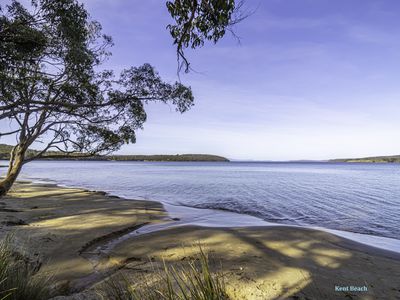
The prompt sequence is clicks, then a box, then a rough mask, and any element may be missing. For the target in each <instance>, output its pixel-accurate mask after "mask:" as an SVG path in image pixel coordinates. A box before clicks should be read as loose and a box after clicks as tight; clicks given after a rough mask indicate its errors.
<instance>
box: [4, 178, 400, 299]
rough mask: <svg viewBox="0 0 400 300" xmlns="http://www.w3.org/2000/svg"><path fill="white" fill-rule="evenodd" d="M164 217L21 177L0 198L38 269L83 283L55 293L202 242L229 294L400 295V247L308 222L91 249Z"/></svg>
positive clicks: (142, 271) (170, 234)
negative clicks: (372, 243) (368, 242)
mask: <svg viewBox="0 0 400 300" xmlns="http://www.w3.org/2000/svg"><path fill="white" fill-rule="evenodd" d="M165 218H166V214H165V211H164V210H163V207H162V205H161V204H160V203H158V202H150V201H132V200H124V199H119V198H116V197H112V196H109V195H106V194H104V193H101V192H89V191H85V190H82V189H71V188H62V187H57V186H55V185H38V184H31V183H19V184H18V185H16V187H15V188H14V190H13V191H12V193H10V195H9V196H7V197H5V198H2V199H0V220H1V221H0V222H1V224H2V225H0V226H1V229H0V236H5V235H6V234H7V233H9V232H13V233H14V240H15V243H16V244H17V245H18V247H19V248H20V249H23V250H24V251H25V252H26V253H27V254H28V255H29V256H30V258H39V259H40V260H41V261H42V262H43V266H42V268H41V272H51V273H54V274H55V279H56V280H57V282H58V283H59V285H62V286H63V287H65V290H66V291H70V292H71V291H76V292H77V293H76V294H75V295H72V296H68V297H58V298H57V299H91V297H92V296H93V295H94V294H93V293H92V290H93V289H94V288H95V287H98V286H99V285H101V283H100V284H99V282H101V280H103V279H104V278H106V277H107V276H109V275H113V276H114V275H115V274H118V273H124V274H125V275H127V276H132V277H134V278H143V276H144V277H146V276H152V272H153V270H154V269H155V266H156V267H157V265H158V266H161V265H162V262H163V261H165V262H166V263H168V264H169V263H171V264H179V263H181V262H182V261H185V260H188V259H189V258H190V257H192V256H193V255H195V253H196V252H197V250H198V248H197V247H196V246H193V245H195V244H197V243H200V244H201V245H202V247H203V249H204V250H206V251H207V252H208V253H209V254H210V256H211V258H212V261H214V262H215V266H213V268H214V269H216V270H218V271H221V272H222V273H223V274H224V275H225V276H224V278H225V282H226V286H227V290H228V293H229V295H230V296H231V298H232V299H400V255H398V254H396V253H392V252H388V251H383V250H379V249H376V248H372V247H368V246H364V245H362V244H358V243H355V242H352V241H349V240H346V239H343V238H340V237H337V236H335V235H332V234H329V233H326V232H322V231H316V230H310V229H299V228H291V227H284V226H281V227H252V228H204V227H195V226H184V227H177V228H172V229H167V230H162V231H158V232H154V233H149V234H146V235H143V236H138V237H135V238H132V239H128V240H125V241H123V242H121V243H119V244H117V245H116V246H115V247H114V248H113V250H112V251H111V252H110V253H108V254H107V255H103V256H100V257H99V256H96V253H93V251H94V250H95V249H96V248H98V247H99V246H101V245H102V244H105V243H107V241H110V240H112V239H113V238H116V237H118V236H121V235H123V234H125V233H127V232H129V231H132V230H134V229H135V228H136V227H138V226H141V225H143V224H148V223H154V222H160V221H162V220H163V219H165ZM96 257H97V259H93V258H96ZM335 286H341V287H347V286H349V287H350V286H358V287H363V286H366V287H367V289H368V291H367V292H351V291H343V292H337V291H335ZM78 292H79V293H78Z"/></svg>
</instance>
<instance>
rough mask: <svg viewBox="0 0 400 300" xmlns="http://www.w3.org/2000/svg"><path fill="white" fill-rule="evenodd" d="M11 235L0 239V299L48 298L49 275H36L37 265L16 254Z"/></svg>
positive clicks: (32, 299) (37, 299)
mask: <svg viewBox="0 0 400 300" xmlns="http://www.w3.org/2000/svg"><path fill="white" fill-rule="evenodd" d="M11 240H12V237H10V236H8V237H6V238H5V239H3V240H1V241H0V300H27V299H29V300H44V299H48V298H49V286H50V283H51V282H50V281H51V280H50V277H43V276H38V275H36V273H37V271H38V268H39V265H35V264H31V263H29V262H27V261H26V260H24V258H23V257H22V256H21V255H17V254H16V253H15V252H14V251H13V250H12V246H11V244H12V243H11Z"/></svg>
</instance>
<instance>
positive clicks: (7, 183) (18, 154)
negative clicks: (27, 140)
mask: <svg viewBox="0 0 400 300" xmlns="http://www.w3.org/2000/svg"><path fill="white" fill-rule="evenodd" d="M24 158H25V150H24V148H23V147H20V146H19V145H18V146H16V147H14V148H13V150H12V151H11V155H10V164H9V166H8V171H7V174H6V176H5V178H3V179H2V180H1V181H0V197H1V196H4V195H6V194H7V193H8V191H9V190H10V188H11V187H12V186H13V184H14V182H15V180H16V179H17V177H18V175H19V172H20V171H21V169H22V165H23V164H24Z"/></svg>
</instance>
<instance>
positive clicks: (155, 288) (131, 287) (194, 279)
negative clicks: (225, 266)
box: [98, 247, 229, 300]
mask: <svg viewBox="0 0 400 300" xmlns="http://www.w3.org/2000/svg"><path fill="white" fill-rule="evenodd" d="M98 293H99V295H100V296H101V297H102V299H104V300H105V299H112V300H229V297H228V296H227V293H226V290H225V282H224V277H223V275H222V274H221V273H219V272H211V271H210V261H209V258H208V255H207V254H206V253H204V251H203V250H202V249H201V247H200V251H199V253H198V254H197V255H196V256H195V257H194V258H192V259H191V260H189V261H186V262H184V263H181V264H179V265H178V266H167V265H166V263H165V262H164V267H163V268H162V269H160V270H156V271H155V275H154V276H152V278H151V280H149V278H144V277H142V278H140V276H138V277H137V278H136V277H135V278H127V277H124V276H122V275H120V276H116V277H113V278H110V279H109V280H107V281H106V282H105V283H104V284H103V285H102V286H101V287H100V289H99V291H98Z"/></svg>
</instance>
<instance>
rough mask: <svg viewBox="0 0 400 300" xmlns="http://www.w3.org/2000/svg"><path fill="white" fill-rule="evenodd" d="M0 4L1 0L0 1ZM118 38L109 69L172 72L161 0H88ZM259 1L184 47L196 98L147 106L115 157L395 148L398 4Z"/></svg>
mask: <svg viewBox="0 0 400 300" xmlns="http://www.w3.org/2000/svg"><path fill="white" fill-rule="evenodd" d="M0 2H3V3H4V2H5V1H4V0H0ZM84 2H85V4H86V6H87V8H88V10H89V12H90V13H91V15H92V17H93V18H94V19H96V20H98V21H100V22H101V23H102V25H103V30H104V32H105V33H107V34H110V35H111V36H113V38H114V42H115V46H114V47H113V56H112V57H111V59H110V60H109V61H108V62H107V66H108V67H111V68H114V69H115V70H121V69H122V68H124V67H128V66H131V65H133V66H137V65H140V64H142V63H145V62H149V63H151V64H152V65H154V66H155V67H156V68H157V70H158V71H159V73H160V74H161V75H162V77H163V78H164V79H166V80H169V81H175V80H176V79H177V75H176V69H177V63H176V53H175V49H174V47H173V46H172V40H171V37H170V36H169V33H168V32H167V30H166V28H165V27H166V25H167V24H168V23H169V22H170V18H169V15H168V13H167V10H166V8H165V2H164V1H162V0H150V1H149V0H147V1H138V0H135V1H132V0H104V1H98V0H85V1H84ZM246 3H247V4H246V6H247V8H248V9H250V10H253V9H256V11H255V13H254V14H253V15H252V16H250V17H249V18H248V19H246V20H245V21H243V22H242V23H240V24H239V25H237V26H236V28H235V31H236V34H237V35H238V36H240V37H241V43H240V44H239V43H238V42H237V40H236V39H235V38H233V37H232V36H231V35H229V34H227V36H226V37H225V38H224V39H223V40H221V42H220V43H218V44H217V45H206V46H205V47H204V48H202V49H198V50H196V51H189V52H188V56H189V58H190V61H191V63H192V66H193V68H194V69H195V70H196V71H197V72H192V73H190V74H182V75H181V80H182V82H183V83H185V84H187V85H190V86H191V87H192V89H193V91H194V95H195V97H196V104H195V106H194V107H193V108H192V109H191V111H189V112H187V113H185V114H183V115H181V114H178V113H176V112H175V111H174V108H173V107H169V106H168V105H151V106H149V107H148V121H147V123H146V124H145V127H144V130H143V131H140V132H138V140H137V143H136V144H135V145H127V146H124V147H123V148H122V149H121V151H120V153H137V154H157V153H166V154H176V153H212V154H219V155H223V156H226V157H229V158H233V159H256V160H291V159H328V158H337V157H358V156H369V155H390V154H396V153H400V105H399V103H400V101H399V100H400V76H399V75H400V30H399V28H400V19H399V18H398V12H399V9H400V2H399V1H396V0H393V1H367V0H359V1H357V0H352V1H348V0H337V1H330V0H296V1H289V0H286V1H284V0H265V1H261V0H257V1H252V0H247V2H246Z"/></svg>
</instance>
